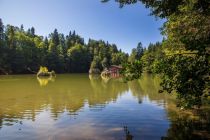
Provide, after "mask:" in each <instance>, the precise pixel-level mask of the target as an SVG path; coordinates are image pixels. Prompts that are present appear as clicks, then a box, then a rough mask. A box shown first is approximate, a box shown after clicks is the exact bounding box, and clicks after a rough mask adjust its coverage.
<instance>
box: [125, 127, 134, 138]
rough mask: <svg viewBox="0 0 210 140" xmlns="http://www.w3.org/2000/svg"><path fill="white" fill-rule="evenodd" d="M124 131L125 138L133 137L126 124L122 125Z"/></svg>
mask: <svg viewBox="0 0 210 140" xmlns="http://www.w3.org/2000/svg"><path fill="white" fill-rule="evenodd" d="M124 131H125V137H126V140H132V139H133V135H131V134H130V131H129V130H128V127H127V126H124Z"/></svg>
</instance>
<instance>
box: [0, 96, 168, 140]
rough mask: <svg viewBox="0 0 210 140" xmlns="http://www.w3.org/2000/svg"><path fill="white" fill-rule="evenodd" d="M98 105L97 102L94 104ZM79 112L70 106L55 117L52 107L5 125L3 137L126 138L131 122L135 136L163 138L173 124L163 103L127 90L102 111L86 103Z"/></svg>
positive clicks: (101, 139)
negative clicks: (71, 110)
mask: <svg viewBox="0 0 210 140" xmlns="http://www.w3.org/2000/svg"><path fill="white" fill-rule="evenodd" d="M91 107H92V108H94V106H91ZM77 113H78V115H77V116H69V112H68V111H67V110H65V111H64V113H61V114H59V115H58V118H57V119H55V118H54V117H52V115H53V114H52V113H51V112H50V108H45V109H43V110H42V111H40V112H39V113H37V115H36V117H35V120H34V121H31V120H27V119H24V120H21V121H22V123H23V124H20V123H16V124H15V125H13V126H4V127H3V128H2V129H1V130H0V137H1V138H3V139H4V138H5V139H10V138H11V139H12V138H14V137H15V138H17V139H21V138H24V137H25V138H26V137H29V138H32V139H68V138H71V139H76V138H77V139H84V138H86V139H100V140H103V139H104V140H109V139H110V140H112V139H124V138H123V137H124V135H125V134H124V132H123V126H128V129H129V131H130V132H131V134H132V135H134V138H135V139H160V137H161V136H164V135H165V134H166V131H167V129H168V127H169V122H168V120H167V116H166V112H165V110H164V108H163V107H161V106H158V105H157V104H156V103H152V102H150V101H149V99H148V98H147V97H145V98H143V102H142V103H141V104H139V103H138V99H137V98H135V97H133V95H132V93H131V92H126V93H124V94H122V95H121V96H119V97H118V99H117V100H116V102H115V103H114V102H111V103H109V104H107V105H106V106H105V107H104V108H102V109H101V110H99V111H93V109H91V108H90V107H89V105H88V103H85V105H84V107H83V108H81V109H80V110H79V111H78V112H77Z"/></svg>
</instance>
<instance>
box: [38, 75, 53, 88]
mask: <svg viewBox="0 0 210 140" xmlns="http://www.w3.org/2000/svg"><path fill="white" fill-rule="evenodd" d="M37 80H38V82H39V84H40V86H46V85H47V84H48V83H49V82H54V81H55V77H53V76H49V77H38V76H37Z"/></svg>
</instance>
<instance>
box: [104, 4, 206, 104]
mask: <svg viewBox="0 0 210 140" xmlns="http://www.w3.org/2000/svg"><path fill="white" fill-rule="evenodd" d="M107 1H109V0H102V2H107ZM115 1H116V2H117V3H119V6H120V7H121V8H123V7H124V6H127V5H131V4H136V3H139V2H141V3H142V4H144V5H145V7H146V8H149V9H150V11H151V15H153V16H155V17H156V18H157V19H158V18H161V19H165V22H164V24H163V26H162V28H161V32H162V34H163V36H164V37H165V39H164V40H163V41H162V42H161V43H157V44H151V45H150V47H148V50H146V51H145V53H144V55H143V56H142V57H141V58H140V59H139V60H138V61H134V62H132V63H128V64H127V65H125V68H124V70H123V74H124V75H125V76H127V77H128V78H127V79H128V80H133V79H138V78H140V76H141V73H142V72H143V69H144V70H146V71H148V72H152V73H155V74H158V75H160V76H161V79H162V83H161V86H162V90H160V92H163V91H164V90H165V91H167V92H168V93H173V92H176V93H177V98H178V101H179V102H178V105H180V106H182V107H184V108H188V107H199V106H201V105H202V104H205V103H206V99H207V100H208V99H210V98H209V97H210V76H209V74H210V1H209V0H115ZM158 46H159V47H158ZM128 73H130V74H128Z"/></svg>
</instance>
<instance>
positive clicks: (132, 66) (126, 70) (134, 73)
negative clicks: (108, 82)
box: [120, 60, 143, 81]
mask: <svg viewBox="0 0 210 140" xmlns="http://www.w3.org/2000/svg"><path fill="white" fill-rule="evenodd" d="M142 72H143V65H142V63H141V61H138V60H136V61H134V62H128V63H126V64H124V65H123V67H122V70H121V72H120V73H121V74H122V75H123V78H124V80H125V81H131V80H134V79H139V78H140V77H141V75H142Z"/></svg>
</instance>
